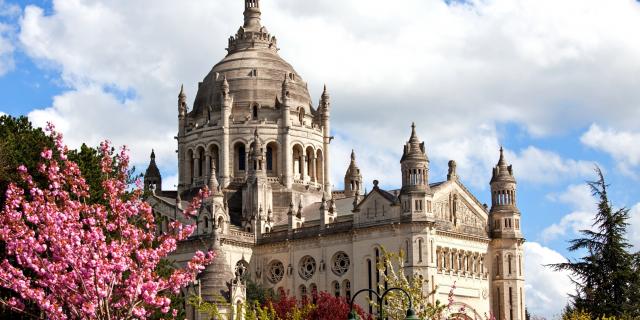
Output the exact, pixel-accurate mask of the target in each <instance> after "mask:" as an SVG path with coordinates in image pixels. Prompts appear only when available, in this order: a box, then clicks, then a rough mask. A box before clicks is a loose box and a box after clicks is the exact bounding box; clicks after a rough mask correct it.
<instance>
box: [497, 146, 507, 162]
mask: <svg viewBox="0 0 640 320" xmlns="http://www.w3.org/2000/svg"><path fill="white" fill-rule="evenodd" d="M506 164H507V162H506V161H505V160H504V148H502V146H500V159H499V160H498V165H506Z"/></svg>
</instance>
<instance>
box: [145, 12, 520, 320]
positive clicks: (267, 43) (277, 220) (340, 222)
mask: <svg viewBox="0 0 640 320" xmlns="http://www.w3.org/2000/svg"><path fill="white" fill-rule="evenodd" d="M259 1H260V0H245V10H244V24H243V26H241V27H240V29H239V30H238V32H237V34H236V35H235V36H232V37H230V38H229V43H228V47H227V51H228V54H227V56H226V57H225V58H224V59H223V60H222V61H220V62H218V63H217V64H216V65H215V66H214V67H213V69H212V70H211V71H210V72H209V74H208V75H207V76H206V77H205V78H204V80H203V81H202V82H200V83H199V86H198V92H197V94H196V96H195V100H194V101H193V104H192V106H191V107H189V106H188V104H187V97H186V94H185V92H184V90H180V94H179V96H178V134H177V137H176V138H177V141H178V148H177V154H178V162H179V185H178V188H177V190H162V178H161V175H160V172H159V170H158V168H157V166H156V164H155V155H154V154H153V153H152V155H151V163H150V164H149V167H148V168H147V171H146V174H145V187H146V188H148V189H149V190H150V191H151V194H152V195H151V196H150V198H149V202H150V203H151V205H152V206H153V208H154V211H155V212H156V214H157V215H160V216H162V219H159V221H160V223H159V224H160V229H163V228H166V225H167V223H168V222H170V221H172V220H175V219H177V220H181V221H183V222H184V223H194V221H186V220H184V217H183V215H182V213H181V211H182V210H183V209H186V207H187V206H188V201H189V200H190V199H191V198H193V196H194V195H195V194H196V193H197V192H198V191H199V190H200V189H201V188H202V187H204V186H205V185H207V186H209V188H210V189H211V190H212V191H213V192H212V195H211V196H210V197H209V198H208V199H206V200H205V201H204V205H203V206H202V208H201V209H200V211H199V214H198V216H197V218H196V221H195V223H196V224H197V232H196V234H195V235H194V236H193V237H191V238H190V239H189V240H188V241H185V242H183V243H181V244H180V245H179V249H178V251H177V252H176V253H175V255H174V256H173V258H174V259H175V260H176V261H178V262H185V261H187V260H188V259H190V257H191V256H192V255H193V252H194V251H195V250H207V249H210V248H214V249H215V250H216V251H217V252H218V256H217V258H216V259H215V261H214V263H213V264H212V265H210V266H208V267H207V268H206V270H205V271H204V272H203V273H202V274H201V275H200V278H199V280H198V282H197V283H195V284H194V285H193V286H192V287H191V288H189V291H190V293H193V292H196V293H200V294H202V296H203V297H204V298H205V299H209V300H215V299H219V298H220V297H222V299H225V300H226V301H227V302H229V303H230V305H231V306H232V307H229V308H226V309H224V312H226V313H228V314H229V315H231V316H233V314H234V313H235V312H236V309H237V306H238V305H241V304H243V303H244V302H245V298H246V288H245V280H244V279H246V278H250V279H252V280H253V281H255V282H257V283H259V284H261V285H263V286H265V287H268V288H273V289H274V290H279V291H284V292H287V293H288V294H289V295H295V296H298V297H301V296H305V295H310V294H311V293H312V292H313V291H328V292H331V293H334V294H335V295H340V296H346V297H348V298H349V297H351V295H352V293H355V292H356V291H358V290H359V289H363V288H371V289H374V290H376V288H377V287H378V283H379V281H381V280H380V274H378V272H377V271H376V268H375V265H376V261H377V260H378V259H379V257H380V255H381V248H382V247H384V248H385V249H386V250H389V251H399V250H402V251H403V252H405V260H406V261H405V263H404V264H405V268H404V272H405V273H406V274H408V275H414V276H422V277H424V278H425V279H427V280H428V285H427V286H428V287H425V291H431V290H433V289H434V288H436V290H437V293H436V294H435V295H434V296H433V297H432V299H433V301H435V300H436V299H438V300H440V301H444V302H446V301H447V294H448V293H449V291H450V289H451V287H452V286H453V285H454V283H455V285H456V290H455V291H454V293H455V297H454V299H455V301H456V303H457V304H459V305H461V306H462V305H464V306H465V307H466V310H467V313H468V314H469V315H470V316H471V317H472V318H473V317H474V316H478V317H483V316H484V314H489V313H493V314H494V315H495V317H496V318H497V319H500V320H503V319H504V320H512V319H513V320H520V319H524V306H525V301H524V275H523V270H522V268H523V242H524V239H523V236H522V233H521V228H520V227H521V226H520V212H519V211H518V208H517V206H516V180H515V178H514V175H513V170H512V168H511V166H510V165H508V164H507V162H506V161H505V159H504V157H503V154H502V151H501V152H500V155H499V160H498V163H497V165H496V166H495V167H494V168H493V176H492V178H491V181H490V186H491V195H492V197H491V198H492V203H491V207H490V208H489V207H488V206H487V205H483V204H481V203H480V202H479V201H478V200H477V199H476V197H474V195H473V194H471V193H470V192H469V190H468V189H467V188H465V186H464V185H463V184H462V182H461V181H460V179H459V178H458V176H457V175H456V163H455V161H450V162H449V172H448V175H447V180H446V181H439V182H434V181H430V180H429V175H430V172H429V159H428V156H427V147H426V146H425V144H424V142H421V141H420V139H419V138H418V136H417V135H416V132H415V126H412V128H411V132H410V136H409V139H408V141H406V143H405V144H404V146H403V148H404V151H403V155H402V158H401V159H400V164H401V172H398V176H399V179H398V180H399V182H400V181H401V185H402V187H401V189H399V190H383V189H381V188H380V187H379V186H378V182H377V181H374V188H373V190H371V191H370V192H368V193H367V194H365V193H364V192H363V180H362V179H363V178H362V173H361V172H360V169H359V168H358V165H357V163H356V156H355V154H354V153H352V155H351V159H350V164H349V168H348V170H347V172H346V174H345V177H344V190H332V186H333V182H332V181H331V174H330V172H331V163H332V162H333V163H335V161H349V159H332V158H331V152H330V150H331V148H330V147H331V141H332V139H333V137H332V136H331V131H330V124H331V108H332V105H331V101H330V96H329V93H328V91H327V89H326V88H325V89H324V91H323V93H322V96H321V97H320V100H319V104H318V105H314V104H313V102H312V100H311V97H310V96H309V92H308V89H307V83H306V82H304V80H303V79H302V77H301V76H300V75H299V74H298V73H296V71H295V70H294V69H293V67H292V66H291V65H289V64H288V63H287V62H286V61H284V60H283V59H282V58H281V57H280V56H279V55H278V50H279V49H278V43H277V40H276V37H275V36H273V35H271V34H270V33H269V32H268V31H267V29H266V28H265V27H264V26H262V25H261V19H260V17H261V12H260V4H259ZM408 133H409V132H408ZM400 142H401V141H399V143H400ZM185 294H189V293H185ZM356 302H357V303H359V304H360V305H361V306H362V307H363V308H364V309H365V310H367V309H369V307H368V306H367V297H366V296H365V295H360V296H358V298H357V300H356ZM188 309H191V308H188ZM188 315H189V318H190V319H201V318H202V317H201V315H199V314H197V313H196V312H195V311H194V310H188Z"/></svg>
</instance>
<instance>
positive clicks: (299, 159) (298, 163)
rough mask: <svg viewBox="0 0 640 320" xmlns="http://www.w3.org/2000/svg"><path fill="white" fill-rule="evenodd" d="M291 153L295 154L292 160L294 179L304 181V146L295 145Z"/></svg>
mask: <svg viewBox="0 0 640 320" xmlns="http://www.w3.org/2000/svg"><path fill="white" fill-rule="evenodd" d="M291 152H292V154H293V157H292V158H291V159H292V161H293V166H292V167H293V177H294V178H297V179H301V180H302V179H304V177H303V171H304V152H303V149H302V145H299V144H295V145H294V146H293V148H292V150H291Z"/></svg>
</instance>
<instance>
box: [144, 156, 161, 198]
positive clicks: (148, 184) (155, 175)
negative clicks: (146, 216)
mask: <svg viewBox="0 0 640 320" xmlns="http://www.w3.org/2000/svg"><path fill="white" fill-rule="evenodd" d="M150 158H151V161H149V166H148V167H147V170H146V171H145V173H144V188H145V190H152V191H154V192H156V191H162V176H161V175H160V170H159V169H158V166H157V165H156V153H155V152H154V150H151V157H150Z"/></svg>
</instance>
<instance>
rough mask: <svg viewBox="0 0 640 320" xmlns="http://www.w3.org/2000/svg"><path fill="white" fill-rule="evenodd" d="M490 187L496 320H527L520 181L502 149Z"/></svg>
mask: <svg viewBox="0 0 640 320" xmlns="http://www.w3.org/2000/svg"><path fill="white" fill-rule="evenodd" d="M490 185H491V210H490V212H489V219H490V225H491V234H492V237H491V238H492V239H491V244H490V246H491V251H492V252H493V260H494V264H493V271H492V274H491V276H492V281H491V282H492V286H493V289H492V292H493V297H494V298H493V299H492V300H493V306H492V307H493V310H494V314H495V315H496V319H512V320H524V319H525V316H524V310H523V309H522V306H523V305H525V304H524V298H525V297H524V274H523V272H522V271H523V270H522V268H523V263H524V262H523V260H524V238H523V236H522V231H521V229H520V211H519V210H518V207H517V205H516V179H515V176H514V175H513V167H512V166H511V165H509V164H507V161H506V160H505V158H504V149H502V148H500V159H499V160H498V163H497V165H496V166H495V167H494V168H493V174H492V177H491V182H490ZM508 301H518V302H519V303H509V302H508Z"/></svg>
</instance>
